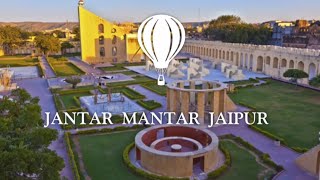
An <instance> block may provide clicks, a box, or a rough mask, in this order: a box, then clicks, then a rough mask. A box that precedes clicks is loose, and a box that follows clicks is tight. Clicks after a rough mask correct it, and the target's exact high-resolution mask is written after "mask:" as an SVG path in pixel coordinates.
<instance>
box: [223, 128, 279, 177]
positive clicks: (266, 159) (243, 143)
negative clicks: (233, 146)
mask: <svg viewBox="0 0 320 180" xmlns="http://www.w3.org/2000/svg"><path fill="white" fill-rule="evenodd" d="M220 139H231V140H233V141H235V142H236V143H238V144H240V145H241V146H243V147H245V148H246V149H248V150H250V151H252V152H254V153H255V154H256V155H258V156H259V158H260V159H261V161H262V162H263V163H264V164H267V165H268V166H270V167H272V168H274V169H275V170H276V171H277V172H280V171H282V170H283V167H282V166H280V165H277V164H276V163H275V162H273V161H272V160H271V159H270V156H269V154H265V153H263V152H262V151H260V150H258V149H257V148H255V147H254V146H253V145H252V144H250V143H249V142H247V141H245V140H243V139H242V138H240V137H236V136H234V135H232V134H229V135H227V136H221V137H220Z"/></svg>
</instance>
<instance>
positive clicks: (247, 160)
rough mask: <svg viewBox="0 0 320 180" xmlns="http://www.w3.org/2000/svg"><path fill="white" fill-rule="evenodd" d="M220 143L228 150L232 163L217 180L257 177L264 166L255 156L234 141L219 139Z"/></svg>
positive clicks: (242, 179)
mask: <svg viewBox="0 0 320 180" xmlns="http://www.w3.org/2000/svg"><path fill="white" fill-rule="evenodd" d="M220 143H222V145H224V147H225V148H226V149H227V150H228V151H229V152H230V155H231V159H232V165H231V167H230V169H228V170H227V172H225V173H224V174H223V175H222V176H220V177H219V178H218V179H219V180H230V179H237V180H247V179H258V175H259V173H261V172H262V171H264V170H265V169H266V168H265V167H263V166H262V165H260V164H259V163H257V161H256V158H255V156H253V155H252V154H251V153H249V152H248V151H247V150H245V149H242V148H240V147H239V146H238V145H236V144H235V143H234V142H231V141H220Z"/></svg>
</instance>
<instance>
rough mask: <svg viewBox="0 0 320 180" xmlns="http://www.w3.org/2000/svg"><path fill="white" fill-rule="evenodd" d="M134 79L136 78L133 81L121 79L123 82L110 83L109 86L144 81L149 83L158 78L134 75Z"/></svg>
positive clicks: (141, 82)
mask: <svg viewBox="0 0 320 180" xmlns="http://www.w3.org/2000/svg"><path fill="white" fill-rule="evenodd" d="M133 79H134V80H132V81H121V82H113V83H108V87H119V86H127V85H133V84H143V83H149V82H156V80H154V79H151V78H149V77H146V76H136V77H133Z"/></svg>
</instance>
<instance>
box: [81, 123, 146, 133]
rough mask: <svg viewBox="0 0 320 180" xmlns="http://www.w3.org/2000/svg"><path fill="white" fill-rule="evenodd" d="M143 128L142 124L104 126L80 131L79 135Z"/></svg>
mask: <svg viewBox="0 0 320 180" xmlns="http://www.w3.org/2000/svg"><path fill="white" fill-rule="evenodd" d="M140 128H143V127H142V126H140V125H134V126H132V127H129V126H117V127H115V128H103V129H90V130H85V131H78V132H77V134H78V135H85V134H88V135H89V134H98V133H111V132H119V131H126V130H131V129H140Z"/></svg>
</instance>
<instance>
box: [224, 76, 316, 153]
mask: <svg viewBox="0 0 320 180" xmlns="http://www.w3.org/2000/svg"><path fill="white" fill-rule="evenodd" d="M230 97H231V98H232V99H233V100H234V101H235V102H236V103H244V104H246V105H250V106H252V107H255V108H256V109H257V110H258V111H265V112H267V113H268V120H269V125H260V126H259V125H258V127H259V128H261V129H262V130H266V131H268V132H270V133H272V134H274V135H276V136H278V137H280V138H283V139H284V140H285V141H286V142H287V144H288V145H289V146H290V147H301V148H311V147H313V146H315V145H317V144H318V143H319V141H318V137H319V134H318V133H319V130H320V129H319V128H320V121H319V117H320V110H319V109H320V93H319V92H316V91H312V90H309V89H306V88H301V87H298V88H297V89H296V88H295V86H294V85H290V84H286V83H282V82H278V81H271V82H270V84H268V85H265V86H259V87H252V88H244V89H239V90H238V92H237V93H235V94H230Z"/></svg>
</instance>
